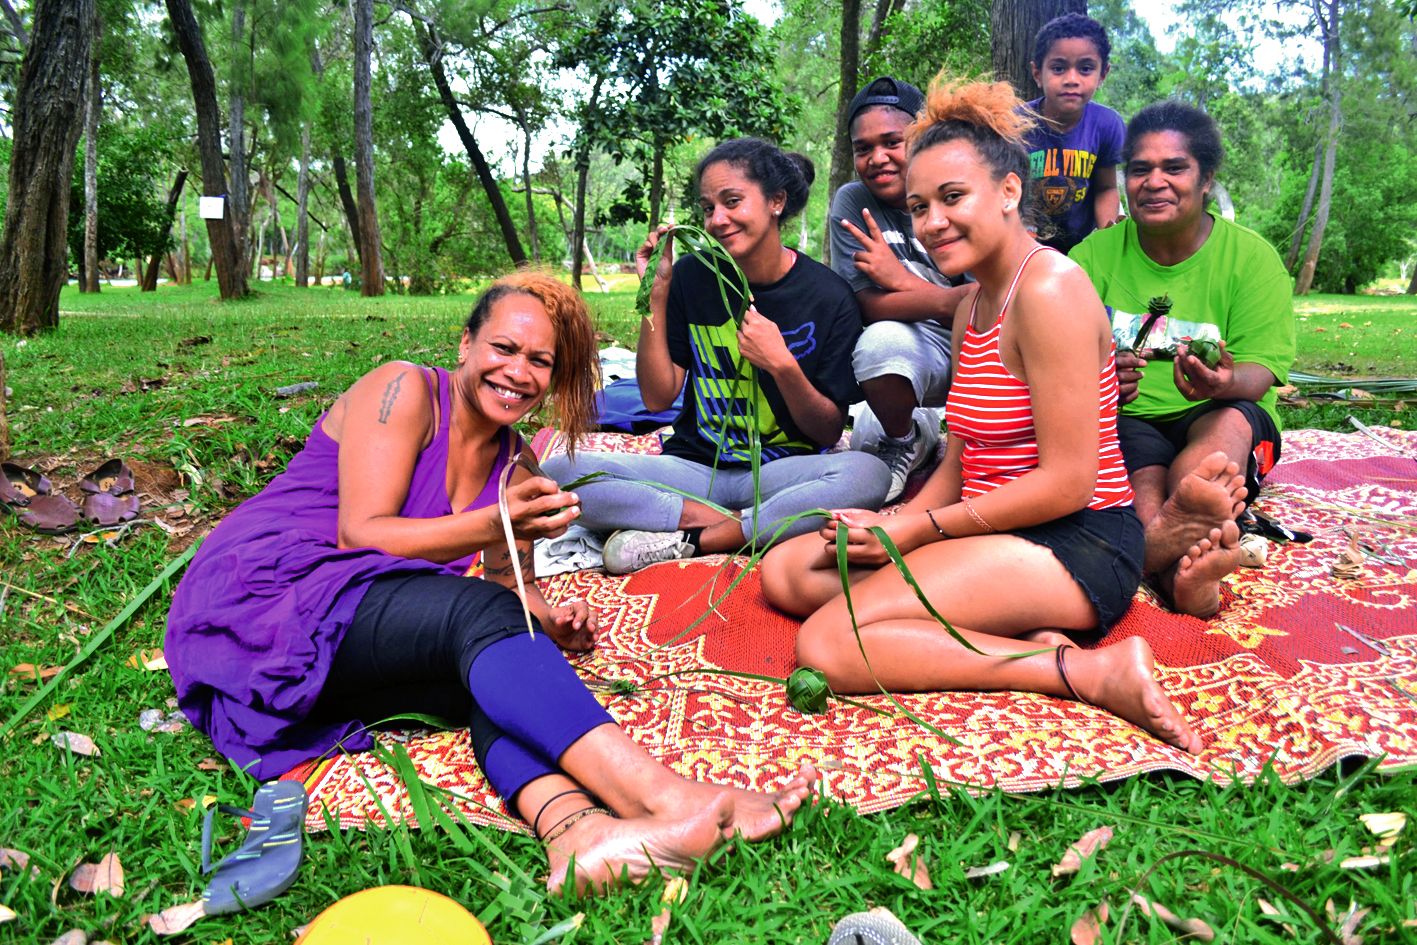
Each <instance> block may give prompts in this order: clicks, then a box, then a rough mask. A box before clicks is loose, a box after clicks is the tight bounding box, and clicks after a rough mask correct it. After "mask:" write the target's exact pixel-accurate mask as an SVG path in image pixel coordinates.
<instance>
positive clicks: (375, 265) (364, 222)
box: [354, 0, 384, 296]
mask: <svg viewBox="0 0 1417 945" xmlns="http://www.w3.org/2000/svg"><path fill="white" fill-rule="evenodd" d="M373 54H374V0H354V162H355V163H354V180H355V186H356V188H357V190H358V193H359V233H360V241H361V242H362V243H363V246H364V251H363V253H361V254H360V257H359V263H360V283H359V294H360V295H364V296H375V295H383V294H384V262H383V259H382V258H381V255H380V250H381V247H380V240H379V212H378V208H377V207H376V206H375V204H374V108H373V105H372V103H371V102H370V98H369V85H370V75H369V60H370V57H371V56H373Z"/></svg>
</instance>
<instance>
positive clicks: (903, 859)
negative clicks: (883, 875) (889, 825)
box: [886, 833, 935, 889]
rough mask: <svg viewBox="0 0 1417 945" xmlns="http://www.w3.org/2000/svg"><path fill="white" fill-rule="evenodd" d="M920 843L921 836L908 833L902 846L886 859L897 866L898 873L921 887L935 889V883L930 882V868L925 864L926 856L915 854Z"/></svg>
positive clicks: (901, 843)
mask: <svg viewBox="0 0 1417 945" xmlns="http://www.w3.org/2000/svg"><path fill="white" fill-rule="evenodd" d="M919 845H920V838H919V837H917V836H916V835H915V834H913V833H908V834H906V835H905V839H904V840H902V841H901V842H900V846H898V847H896V848H895V849H894V850H892V851H891V852H889V853H887V854H886V861H887V862H888V863H890V864H891V866H893V867H895V871H896V872H897V873H899V874H900V875H901V876H904V877H905V878H906V879H908V880H910V881H911V882H912V883H914V884H915V885H916V886H918V887H920V888H921V889H934V888H935V884H934V883H932V882H930V870H929V869H927V868H926V866H925V858H924V857H921V856H916V855H915V848H916V847H917V846H919Z"/></svg>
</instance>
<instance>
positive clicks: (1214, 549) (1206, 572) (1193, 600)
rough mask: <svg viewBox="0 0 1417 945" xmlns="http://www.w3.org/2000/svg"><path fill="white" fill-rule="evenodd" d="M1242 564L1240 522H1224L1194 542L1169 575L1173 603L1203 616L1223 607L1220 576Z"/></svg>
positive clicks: (1207, 616) (1181, 610)
mask: <svg viewBox="0 0 1417 945" xmlns="http://www.w3.org/2000/svg"><path fill="white" fill-rule="evenodd" d="M1239 566H1240V526H1238V525H1236V524H1235V523H1234V522H1225V523H1224V524H1222V525H1221V526H1220V527H1219V528H1212V529H1211V530H1210V534H1209V535H1207V536H1206V537H1204V538H1202V539H1201V540H1200V541H1199V542H1197V543H1196V544H1194V545H1192V546H1191V547H1190V548H1189V549H1187V551H1186V555H1185V557H1183V558H1182V559H1181V560H1180V561H1178V562H1176V569H1175V571H1174V572H1172V574H1171V576H1170V582H1169V583H1170V585H1171V603H1172V606H1174V607H1175V608H1176V610H1177V611H1179V612H1180V613H1183V614H1190V615H1191V616H1192V617H1200V618H1202V619H1206V618H1210V617H1213V616H1215V612H1216V611H1218V610H1219V609H1220V579H1221V578H1223V577H1225V575H1227V574H1229V573H1230V572H1231V571H1234V570H1235V569H1236V568H1238V567H1239Z"/></svg>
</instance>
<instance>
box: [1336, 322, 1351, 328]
mask: <svg viewBox="0 0 1417 945" xmlns="http://www.w3.org/2000/svg"><path fill="white" fill-rule="evenodd" d="M1338 327H1339V328H1352V327H1353V326H1352V325H1350V324H1349V323H1348V322H1339V323H1338Z"/></svg>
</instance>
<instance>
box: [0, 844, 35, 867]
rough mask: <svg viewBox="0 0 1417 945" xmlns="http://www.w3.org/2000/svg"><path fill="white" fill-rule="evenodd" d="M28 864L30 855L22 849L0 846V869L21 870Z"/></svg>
mask: <svg viewBox="0 0 1417 945" xmlns="http://www.w3.org/2000/svg"><path fill="white" fill-rule="evenodd" d="M29 865H30V855H29V854H28V853H25V852H24V851H23V850H11V849H9V848H7V847H0V870H22V869H24V868H25V867H26V866H29Z"/></svg>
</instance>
